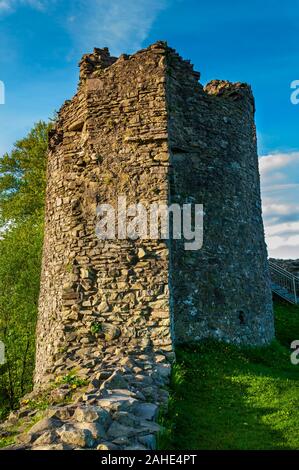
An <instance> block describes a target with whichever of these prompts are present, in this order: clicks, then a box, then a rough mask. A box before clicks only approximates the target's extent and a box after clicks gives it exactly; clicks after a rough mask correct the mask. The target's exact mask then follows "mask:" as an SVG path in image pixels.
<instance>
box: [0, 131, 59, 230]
mask: <svg viewBox="0 0 299 470" xmlns="http://www.w3.org/2000/svg"><path fill="white" fill-rule="evenodd" d="M50 127H51V125H50V124H46V123H44V122H38V123H37V124H36V125H35V126H34V128H33V129H32V130H31V131H30V132H29V134H28V136H27V137H26V138H24V139H22V140H19V141H18V142H16V144H15V146H14V149H13V150H12V151H11V153H10V154H5V155H4V156H3V157H2V158H1V159H0V175H1V176H0V227H3V226H5V224H6V223H11V221H14V222H16V223H18V222H20V221H21V222H22V221H24V220H26V219H27V218H28V217H31V216H32V215H35V214H36V215H37V216H40V215H41V213H42V212H43V208H44V199H45V181H46V158H45V155H46V151H47V139H48V137H47V136H48V132H49V130H50Z"/></svg>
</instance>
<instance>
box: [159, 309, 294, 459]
mask: <svg viewBox="0 0 299 470" xmlns="http://www.w3.org/2000/svg"><path fill="white" fill-rule="evenodd" d="M275 318H276V320H275V321H276V340H275V341H274V342H273V343H272V344H271V345H270V346H268V347H265V348H252V349H239V348H237V347H234V346H230V345H227V344H222V343H216V342H211V341H208V342H205V343H203V344H200V345H197V346H195V347H188V348H179V349H178V350H177V364H176V365H175V367H174V370H173V375H172V384H171V400H170V406H169V411H168V413H167V415H165V416H164V417H162V418H161V421H162V423H163V425H164V426H165V429H166V431H165V433H164V434H163V435H162V436H161V438H160V442H159V447H160V448H161V449H177V450H184V449H185V450H189V449H190V450H201V449H207V450H216V449H219V450H226V449H227V450H229V449H240V450H247V449H251V450H259V449H264V450H270V449H273V450H274V449H276V450H283V449H299V365H297V366H295V365H292V364H291V361H290V352H291V351H290V344H291V342H292V341H294V340H295V339H297V340H299V308H298V307H295V306H291V305H288V304H285V303H282V302H279V301H276V302H275Z"/></svg>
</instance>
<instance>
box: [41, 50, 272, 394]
mask: <svg viewBox="0 0 299 470" xmlns="http://www.w3.org/2000/svg"><path fill="white" fill-rule="evenodd" d="M198 80H199V74H198V73H197V72H195V71H194V70H193V67H192V65H191V64H190V62H189V61H185V60H183V59H182V58H181V57H180V56H179V55H178V54H177V53H176V52H175V51H174V50H173V49H171V48H169V47H168V46H167V45H166V44H165V43H164V42H158V43H156V44H154V45H152V46H150V47H149V48H147V49H145V50H141V51H139V52H137V53H136V54H134V55H132V56H126V55H122V56H120V57H119V58H118V59H117V58H114V57H111V56H110V55H109V52H108V50H107V49H95V50H94V52H93V53H92V54H89V55H85V56H84V57H83V58H82V61H81V63H80V84H79V88H78V92H77V94H76V95H75V96H74V98H73V99H72V100H71V101H67V102H66V103H65V104H64V105H63V107H62V108H61V110H60V112H59V116H58V120H57V123H56V125H55V128H54V129H53V131H52V132H51V135H50V142H49V161H48V185H47V201H46V227H45V242H44V254H43V268H42V281H41V294H40V307H39V319H38V327H37V353H36V354H37V355H36V372H35V382H36V384H37V385H39V384H40V383H42V382H45V381H46V380H47V378H48V375H49V374H51V373H53V372H55V371H56V370H57V369H59V370H62V369H63V368H64V369H65V370H68V369H70V368H71V367H72V365H73V364H74V363H78V364H80V361H81V359H82V357H83V356H84V357H85V363H86V357H88V354H90V351H91V350H92V351H96V353H94V356H93V359H91V364H89V367H92V363H93V361H95V360H96V359H97V358H98V359H99V360H101V357H104V356H103V355H105V354H106V355H107V354H110V355H112V354H116V355H118V354H119V355H121V354H126V351H128V350H132V351H134V350H135V351H139V352H140V353H142V351H147V350H148V349H151V350H152V351H157V352H160V353H163V354H164V355H165V356H166V357H169V358H170V357H171V355H172V354H173V352H172V351H173V344H174V343H175V342H177V343H179V342H193V341H198V340H200V339H203V338H206V337H213V338H216V339H220V340H224V341H230V342H233V343H236V344H252V345H261V344H265V343H268V342H269V341H270V340H271V339H272V338H273V335H274V329H273V314H272V299H271V290H270V284H269V278H268V266H267V252H266V245H265V241H264V231H263V223H262V217H261V201H260V183H259V173H258V158H257V150H256V133H255V125H254V99H253V96H252V93H251V90H250V88H249V87H248V86H247V85H246V84H242V83H235V84H232V83H229V82H224V81H212V82H211V83H209V84H208V85H207V86H206V87H203V86H202V85H201V84H200V83H199V81H198ZM120 195H124V196H126V197H127V201H128V203H136V202H142V203H143V204H144V205H145V206H148V205H149V204H151V203H153V202H159V203H161V202H162V203H163V202H164V203H165V204H169V203H171V202H176V203H179V204H180V205H182V204H184V203H190V202H193V203H198V204H203V205H204V243H203V247H202V249H201V250H197V251H186V250H184V244H183V241H182V240H170V241H168V240H162V239H161V240H160V239H159V240H142V239H138V240H130V239H116V240H99V239H98V237H97V236H96V233H95V227H96V222H97V215H96V207H97V205H98V204H100V203H109V204H112V205H116V203H117V200H118V197H119V196H120ZM87 366H88V365H87Z"/></svg>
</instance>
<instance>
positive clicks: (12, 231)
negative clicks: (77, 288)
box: [0, 122, 51, 408]
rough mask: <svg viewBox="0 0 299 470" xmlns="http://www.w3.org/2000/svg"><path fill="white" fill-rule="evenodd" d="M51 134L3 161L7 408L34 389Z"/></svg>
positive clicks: (1, 312)
mask: <svg viewBox="0 0 299 470" xmlns="http://www.w3.org/2000/svg"><path fill="white" fill-rule="evenodd" d="M50 128H51V124H46V123H44V122H39V123H37V124H36V125H35V126H34V128H33V129H32V130H31V131H30V133H29V134H28V136H27V137H25V138H24V139H22V140H20V141H18V142H17V143H16V144H15V146H14V149H13V150H12V151H11V153H10V154H6V155H4V156H3V157H2V158H1V159H0V230H1V234H2V235H1V239H0V340H2V341H3V342H4V344H5V347H6V364H5V365H4V366H2V367H1V369H0V392H1V391H2V393H1V395H2V407H3V405H4V404H5V405H6V406H9V408H12V407H14V406H15V405H16V404H17V403H18V399H19V398H20V397H21V396H22V395H23V394H24V393H26V392H27V391H28V390H29V389H30V387H31V383H32V372H33V367H34V343H35V342H34V339H35V338H34V337H35V324H36V316H37V302H38V294H39V282H40V266H41V251H42V240H43V219H44V200H45V180H46V176H45V175H46V153H47V141H48V131H49V130H50ZM4 402H5V403H4ZM0 407H1V398H0Z"/></svg>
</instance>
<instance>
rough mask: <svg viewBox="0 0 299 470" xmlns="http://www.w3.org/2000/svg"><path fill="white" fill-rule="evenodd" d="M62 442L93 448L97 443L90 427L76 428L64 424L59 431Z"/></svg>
mask: <svg viewBox="0 0 299 470" xmlns="http://www.w3.org/2000/svg"><path fill="white" fill-rule="evenodd" d="M57 434H58V435H59V437H60V439H61V441H62V442H64V443H65V444H68V445H71V446H76V447H77V446H78V447H83V448H85V447H87V448H91V447H93V446H94V444H95V440H94V438H93V437H92V434H91V432H90V431H89V430H88V429H75V428H73V427H71V426H67V425H64V426H63V427H62V428H61V429H60V430H59V431H57Z"/></svg>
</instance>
